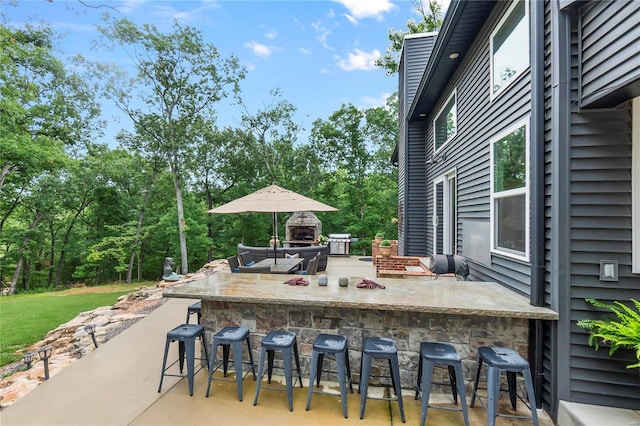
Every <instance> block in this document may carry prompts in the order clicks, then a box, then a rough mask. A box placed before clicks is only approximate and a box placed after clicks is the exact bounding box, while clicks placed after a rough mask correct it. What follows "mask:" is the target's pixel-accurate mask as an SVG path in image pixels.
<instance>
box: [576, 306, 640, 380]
mask: <svg viewBox="0 0 640 426" xmlns="http://www.w3.org/2000/svg"><path fill="white" fill-rule="evenodd" d="M585 300H586V301H587V302H589V303H591V304H592V305H593V306H596V307H599V308H605V309H608V310H610V311H611V312H613V313H614V314H615V315H616V318H607V319H604V320H593V319H584V320H580V321H578V326H579V327H582V328H585V329H587V330H589V333H590V335H589V345H590V346H593V347H595V349H596V350H598V347H599V344H598V339H600V340H601V341H602V344H608V345H610V349H609V355H612V354H613V353H614V352H615V351H617V350H618V349H620V348H623V349H632V350H635V352H636V358H637V359H638V362H637V363H635V364H631V365H627V368H640V302H638V301H637V300H635V299H631V302H633V305H634V307H635V310H634V309H633V308H630V307H629V306H627V305H625V304H624V303H622V302H617V301H616V302H613V304H612V305H610V304H607V303H602V302H599V301H598V300H596V299H585Z"/></svg>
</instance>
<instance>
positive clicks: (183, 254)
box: [171, 159, 189, 274]
mask: <svg viewBox="0 0 640 426" xmlns="http://www.w3.org/2000/svg"><path fill="white" fill-rule="evenodd" d="M176 164H177V160H175V159H174V161H173V164H172V166H171V172H172V174H173V185H174V187H175V190H176V206H177V208H178V231H179V233H180V259H181V260H182V262H181V266H182V269H181V271H180V273H181V274H187V273H188V272H189V262H188V257H187V236H186V232H185V223H184V207H183V205H182V188H181V187H180V172H179V171H178V166H177V165H176Z"/></svg>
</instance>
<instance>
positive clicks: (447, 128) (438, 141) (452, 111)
mask: <svg viewBox="0 0 640 426" xmlns="http://www.w3.org/2000/svg"><path fill="white" fill-rule="evenodd" d="M456 133H458V117H457V113H456V92H453V93H452V94H451V96H450V97H449V99H448V100H447V102H446V103H445V104H444V106H443V107H442V109H441V110H440V112H438V115H437V116H436V119H435V120H434V122H433V134H434V145H435V151H436V152H437V151H438V150H439V149H440V148H441V147H442V146H443V145H445V144H446V143H447V142H449V141H450V140H451V139H452V138H453V137H454V136H455V135H456Z"/></svg>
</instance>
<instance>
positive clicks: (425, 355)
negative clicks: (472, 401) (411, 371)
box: [415, 342, 469, 426]
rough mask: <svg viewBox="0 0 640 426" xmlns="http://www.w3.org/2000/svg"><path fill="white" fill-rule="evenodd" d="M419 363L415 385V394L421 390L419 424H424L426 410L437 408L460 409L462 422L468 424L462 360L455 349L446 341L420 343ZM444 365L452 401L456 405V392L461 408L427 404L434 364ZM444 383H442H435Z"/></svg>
mask: <svg viewBox="0 0 640 426" xmlns="http://www.w3.org/2000/svg"><path fill="white" fill-rule="evenodd" d="M420 360H421V361H420V363H419V364H418V383H417V386H416V396H415V399H418V395H419V394H420V392H422V408H421V410H420V425H424V422H425V421H426V420H427V410H428V408H429V407H431V408H439V409H443V410H452V411H462V416H463V417H464V424H465V425H466V426H469V412H468V411H467V399H466V396H465V391H464V373H463V372H462V360H461V359H460V355H458V352H457V351H456V349H455V348H454V347H453V346H451V345H449V344H447V343H431V342H422V343H420ZM436 364H439V365H446V366H447V369H448V370H449V386H451V392H452V394H453V402H454V403H455V404H456V405H458V394H460V402H461V405H462V408H450V407H442V406H437V405H429V395H430V394H431V385H432V376H433V367H434V365H436ZM436 384H444V383H436Z"/></svg>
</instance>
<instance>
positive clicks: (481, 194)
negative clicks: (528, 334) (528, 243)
mask: <svg viewBox="0 0 640 426" xmlns="http://www.w3.org/2000/svg"><path fill="white" fill-rule="evenodd" d="M508 7H509V3H507V2H499V3H498V5H497V6H496V8H495V10H494V11H493V13H492V14H491V15H490V17H489V19H488V20H487V21H486V24H485V25H484V27H483V28H482V30H481V32H480V33H479V34H478V36H477V38H476V41H475V42H474V43H473V44H472V45H471V46H470V48H469V51H468V53H467V56H466V57H465V58H464V60H463V62H462V63H461V64H460V66H459V68H458V70H457V72H456V73H455V74H454V75H453V76H452V78H451V80H450V83H449V84H448V85H447V86H446V88H445V90H444V92H443V95H442V96H441V98H440V101H439V102H438V103H436V104H435V106H434V108H433V110H432V113H431V114H429V115H428V116H427V119H426V121H425V126H426V138H425V139H424V140H426V151H427V157H430V156H431V155H433V154H434V149H433V137H434V135H433V120H434V119H435V116H436V114H437V113H438V111H439V110H440V108H441V107H442V105H443V104H444V103H445V102H446V100H447V99H448V97H449V95H450V94H451V93H452V91H453V90H456V93H457V117H458V133H457V135H456V136H455V137H454V138H453V140H452V141H451V142H450V143H449V144H447V145H446V146H444V147H443V149H442V151H439V152H438V154H444V155H445V156H446V160H445V161H442V162H439V163H437V164H432V165H429V166H427V177H428V179H427V182H426V184H427V188H426V207H427V217H428V218H429V223H428V224H427V228H428V230H427V242H426V250H427V254H429V255H430V254H435V253H438V250H437V249H436V247H434V245H433V242H434V239H433V226H432V223H431V218H432V217H433V215H434V213H435V212H434V200H433V181H434V179H436V178H437V177H438V176H441V175H443V174H445V173H446V172H447V171H449V170H451V169H454V168H455V171H456V181H457V222H458V223H457V227H458V232H457V244H456V246H457V251H458V253H459V254H462V255H464V256H466V257H467V259H468V261H469V263H470V267H471V277H472V278H473V279H477V280H484V281H498V282H500V283H503V284H504V285H506V286H508V287H510V288H512V289H514V290H515V291H518V292H519V293H522V294H529V292H530V290H529V283H530V266H529V265H528V264H527V263H524V262H520V261H514V260H513V259H509V258H505V257H503V256H499V255H490V254H489V253H490V247H489V232H490V229H489V226H490V225H489V224H490V182H489V176H490V161H489V152H490V139H491V138H492V137H494V136H496V135H497V134H499V133H500V132H502V131H503V130H505V129H507V128H509V127H510V126H512V125H513V124H514V123H517V122H519V121H522V120H527V119H528V118H529V116H530V113H531V111H530V103H531V101H530V89H531V84H530V73H529V72H528V71H527V72H525V73H524V74H523V75H521V76H520V77H519V78H518V80H517V81H516V82H515V83H514V84H513V85H512V86H510V87H509V88H508V89H507V90H506V91H505V92H504V93H502V94H501V95H500V96H499V97H498V98H496V99H494V100H493V101H492V100H491V99H490V95H489V90H490V83H489V80H490V72H489V37H490V34H491V31H492V30H493V28H494V27H495V26H496V24H497V22H498V21H499V20H500V18H501V17H502V15H503V14H504V12H505V11H506V9H507V8H508ZM412 232H413V229H412ZM472 239H473V242H472ZM407 254H410V255H418V254H419V253H411V252H409V253H407Z"/></svg>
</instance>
